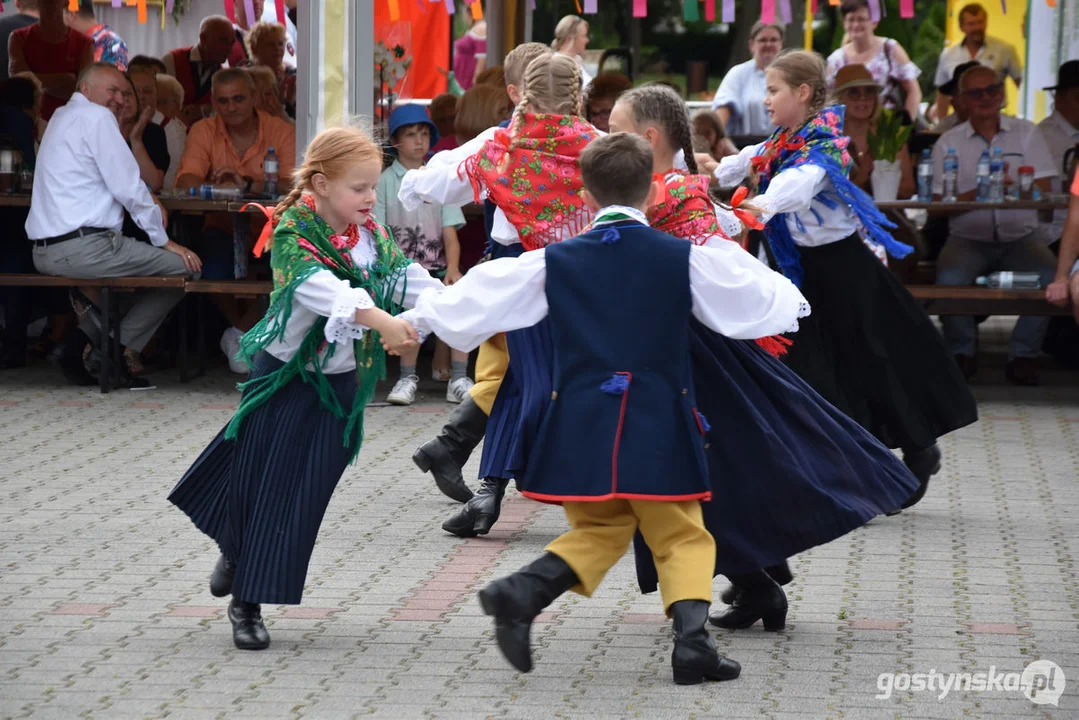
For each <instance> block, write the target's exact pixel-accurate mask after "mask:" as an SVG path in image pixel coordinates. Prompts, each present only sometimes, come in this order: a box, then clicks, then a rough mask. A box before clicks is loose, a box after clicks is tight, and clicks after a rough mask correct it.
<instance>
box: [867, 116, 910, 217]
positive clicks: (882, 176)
mask: <svg viewBox="0 0 1079 720" xmlns="http://www.w3.org/2000/svg"><path fill="white" fill-rule="evenodd" d="M913 129H914V126H913V125H907V124H905V123H904V122H903V120H902V118H901V117H900V116H899V114H898V113H896V112H895V111H893V110H889V109H888V108H883V109H881V111H880V117H878V118H877V123H876V128H875V130H874V132H871V133H869V137H868V138H867V140H868V142H869V152H870V154H871V155H872V156H873V174H872V175H871V176H870V178H869V180H870V182H871V183H872V184H873V197H874V199H876V200H877V201H879V202H887V201H890V200H895V199H896V197H897V196H898V195H899V181H900V179H901V177H902V170H901V169H900V167H899V160H898V159H897V156H898V155H899V151H900V150H901V149H903V146H904V145H906V144H907V139H908V138H909V137H910V133H911V131H912V130H913Z"/></svg>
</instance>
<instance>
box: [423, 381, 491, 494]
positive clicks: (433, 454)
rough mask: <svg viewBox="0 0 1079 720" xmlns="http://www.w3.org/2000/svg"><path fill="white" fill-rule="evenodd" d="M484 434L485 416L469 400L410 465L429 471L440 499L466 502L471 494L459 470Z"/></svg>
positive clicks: (424, 446) (469, 399) (464, 402)
mask: <svg viewBox="0 0 1079 720" xmlns="http://www.w3.org/2000/svg"><path fill="white" fill-rule="evenodd" d="M486 430H487V413H485V412H483V410H481V409H480V407H479V405H477V404H476V403H474V402H473V401H472V398H471V396H469V397H467V398H465V399H464V401H463V402H462V403H461V404H460V405H458V406H457V409H456V410H454V411H453V415H451V416H450V421H449V422H448V423H446V424H445V425H443V426H442V431H441V432H440V433H439V434H438V435H436V436H435V437H433V438H432V439H430V440H428V441H427V442H425V443H424V444H423V445H420V447H419V448H418V449H417V450H416V452H415V453H413V454H412V462H414V463H416V467H418V468H419V469H420V470H422V471H423V472H428V471H430V473H431V475H432V477H434V479H435V485H437V486H438V489H439V490H441V491H442V494H443V495H445V496H446V497H448V498H451V499H453V500H456V501H457V502H463V503H464V502H468V501H469V500H471V499H472V491H471V490H469V489H468V486H467V485H465V480H464V477H462V475H461V468H462V467H464V464H465V463H466V462H468V456H469V455H471V454H472V451H473V450H475V449H476V446H477V445H479V444H480V440H482V439H483V435H484V433H485V432H486Z"/></svg>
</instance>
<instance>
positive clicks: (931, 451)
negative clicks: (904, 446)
mask: <svg viewBox="0 0 1079 720" xmlns="http://www.w3.org/2000/svg"><path fill="white" fill-rule="evenodd" d="M903 464H904V465H906V466H907V467H908V468H910V471H911V472H912V473H913V474H914V477H916V478H918V489H917V490H915V491H914V494H913V495H911V496H910V497H909V498H907V500H906V502H904V503H903V504H902V505H900V506H899V507H900V509H902V510H906V509H907V508H909V507H913V506H914V505H917V504H918V502H919V501H921V499H922V498H924V497H925V492H926V491H927V490H928V489H929V478H931V477H933V476H934V475H936V474H937V473H938V472H940V447H939V446H938V445H937V444H936V443H933V444H932V445H930V446H929V447H927V448H925V449H923V450H912V451H908V450H904V451H903Z"/></svg>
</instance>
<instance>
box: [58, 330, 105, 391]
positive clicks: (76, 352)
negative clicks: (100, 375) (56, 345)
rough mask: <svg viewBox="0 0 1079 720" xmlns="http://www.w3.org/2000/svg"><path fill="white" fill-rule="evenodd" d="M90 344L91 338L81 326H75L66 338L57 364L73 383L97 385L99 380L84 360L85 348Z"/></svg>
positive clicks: (87, 385)
mask: <svg viewBox="0 0 1079 720" xmlns="http://www.w3.org/2000/svg"><path fill="white" fill-rule="evenodd" d="M89 344H90V338H89V336H87V334H86V333H84V332H83V331H82V330H81V329H80V328H75V329H73V330H72V331H71V332H69V333H68V334H67V337H65V338H64V345H63V351H62V352H61V353H60V358H59V360H58V362H57V364H58V365H59V366H60V372H62V373H63V374H64V377H65V378H67V381H68V382H70V383H71V384H72V385H79V386H81V387H89V386H91V385H97V380H96V379H95V378H94V376H93V375H91V374H90V373H89V371H88V370H87V369H86V364H85V363H84V362H83V360H82V353H83V350H84V349H85V348H86V346H87V345H89Z"/></svg>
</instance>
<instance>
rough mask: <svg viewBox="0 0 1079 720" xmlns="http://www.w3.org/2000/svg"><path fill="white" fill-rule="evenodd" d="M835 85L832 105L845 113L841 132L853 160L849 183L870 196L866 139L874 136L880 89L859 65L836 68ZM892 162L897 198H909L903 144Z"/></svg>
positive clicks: (910, 187) (910, 189)
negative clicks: (895, 165) (896, 170)
mask: <svg viewBox="0 0 1079 720" xmlns="http://www.w3.org/2000/svg"><path fill="white" fill-rule="evenodd" d="M835 82H836V88H835V90H834V91H833V92H832V102H833V103H835V104H837V105H843V106H844V107H846V109H847V114H846V117H845V122H844V126H843V129H844V131H845V133H846V135H847V137H849V138H850V140H851V142H850V146H849V147H848V150H849V151H850V154H851V156H852V157H853V159H854V167H853V169H852V170H851V177H850V179H851V182H853V183H854V184H855V185H857V186H858V187H860V188H861V189H862V190H865V191H866V192H870V191H871V189H872V184H871V183H870V177H871V176H872V174H873V160H874V157H873V153H872V151H871V150H870V149H869V136H870V134H872V133H874V132H876V128H877V120H878V119H879V118H880V111H881V102H880V85H879V84H877V81H876V80H874V79H873V76H872V75H871V74H870V73H869V70H868V69H867V68H866V67H865V65H861V64H854V65H847V66H845V67H843V68H840V70H839V72H838V73H836V77H835ZM896 159H897V160H898V161H899V168H900V171H901V172H902V176H901V179H900V181H899V197H901V198H909V197H910V196H911V195H913V194H914V190H915V187H914V168H913V166H912V163H911V159H910V151H909V150H907V146H906V144H904V145H903V147H901V148H900V149H899V153H898V155H897V156H896Z"/></svg>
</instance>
